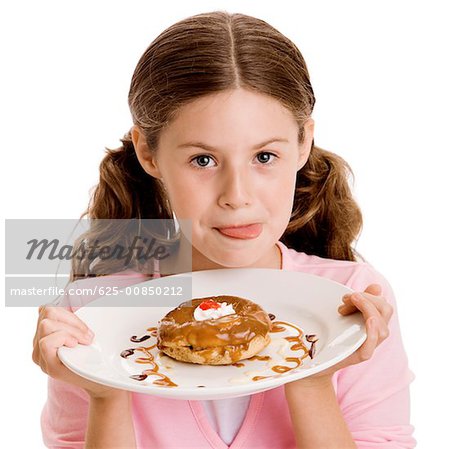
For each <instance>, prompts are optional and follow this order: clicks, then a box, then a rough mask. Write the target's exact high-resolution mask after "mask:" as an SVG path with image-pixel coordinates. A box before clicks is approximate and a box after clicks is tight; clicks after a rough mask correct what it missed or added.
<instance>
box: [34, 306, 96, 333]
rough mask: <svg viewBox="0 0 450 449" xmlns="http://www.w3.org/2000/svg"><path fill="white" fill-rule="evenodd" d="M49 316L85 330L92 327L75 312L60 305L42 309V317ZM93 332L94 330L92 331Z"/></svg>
mask: <svg viewBox="0 0 450 449" xmlns="http://www.w3.org/2000/svg"><path fill="white" fill-rule="evenodd" d="M44 318H49V319H51V320H55V321H61V322H62V323H67V324H69V325H71V326H74V327H77V328H79V329H80V330H81V331H83V332H88V331H89V330H90V329H89V327H88V326H87V325H86V323H84V322H83V321H82V320H81V319H80V318H79V317H78V316H77V315H75V313H73V312H71V311H70V310H67V309H65V308H64V307H60V306H46V307H44V308H43V309H42V311H41V314H40V319H44ZM91 332H92V331H91Z"/></svg>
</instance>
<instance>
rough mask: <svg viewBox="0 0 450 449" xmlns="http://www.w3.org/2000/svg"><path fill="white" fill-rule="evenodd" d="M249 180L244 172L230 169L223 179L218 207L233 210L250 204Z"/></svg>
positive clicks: (248, 175) (248, 176)
mask: <svg viewBox="0 0 450 449" xmlns="http://www.w3.org/2000/svg"><path fill="white" fill-rule="evenodd" d="M250 187H251V179H250V174H249V173H247V172H245V170H242V169H238V168H230V169H229V170H228V172H227V173H226V174H225V175H224V177H223V182H222V183H221V191H220V195H219V205H220V206H222V207H231V208H233V209H236V208H239V207H245V206H248V205H250V204H251V188H250Z"/></svg>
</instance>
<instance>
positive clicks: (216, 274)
mask: <svg viewBox="0 0 450 449" xmlns="http://www.w3.org/2000/svg"><path fill="white" fill-rule="evenodd" d="M189 275H191V276H192V297H193V298H199V297H204V296H217V295H234V296H241V297H244V298H247V299H250V300H252V301H254V302H256V303H257V304H259V305H260V306H262V307H263V308H264V309H265V310H266V312H268V313H272V314H274V315H275V319H274V322H275V321H286V322H289V323H292V324H294V325H295V326H297V327H299V328H301V329H302V330H303V332H304V334H305V335H308V334H315V335H316V336H317V337H318V339H319V340H318V341H317V343H316V354H315V356H314V358H313V359H311V358H310V357H309V356H308V357H306V358H305V359H304V360H303V362H302V364H301V365H300V366H299V367H297V368H295V369H290V370H289V371H286V372H284V373H278V374H277V373H276V372H274V371H273V370H272V367H273V366H274V365H275V366H276V365H282V366H287V367H289V368H291V367H293V366H295V365H296V364H295V363H292V362H289V361H286V358H287V357H298V356H299V355H301V354H303V352H302V351H298V350H297V351H292V350H291V349H290V348H291V347H292V345H293V343H292V342H288V341H287V340H286V339H285V338H284V337H285V336H287V335H288V334H290V335H294V334H297V335H298V333H297V331H295V330H294V329H293V328H290V327H286V329H287V330H286V331H285V332H277V333H271V334H270V335H271V338H272V342H271V343H270V344H269V345H268V346H267V347H266V348H265V349H264V350H263V351H261V352H260V353H259V354H258V355H259V356H266V355H268V356H270V357H271V360H270V361H269V362H267V361H259V360H244V361H242V362H241V363H242V366H233V365H228V366H207V365H196V364H190V363H183V362H178V361H176V360H173V359H171V358H170V357H167V356H161V355H159V351H158V350H157V348H156V347H155V348H153V349H151V350H150V351H149V352H150V353H151V354H152V356H153V357H154V359H155V361H156V363H157V364H158V366H159V371H158V372H160V373H162V374H165V375H166V376H168V377H169V378H170V380H171V381H172V382H173V383H175V384H176V385H177V386H172V387H171V386H162V385H155V384H154V383H153V382H154V381H155V380H158V379H161V377H156V376H154V375H150V376H148V377H147V378H146V379H145V380H140V381H139V380H135V379H132V378H130V376H132V375H139V374H141V373H142V372H143V371H144V370H145V369H149V368H151V365H150V364H148V363H147V364H145V363H144V364H142V363H138V362H136V359H137V358H139V357H140V358H143V357H144V358H145V357H146V355H145V354H144V353H143V352H142V351H140V350H137V351H135V352H134V354H133V355H131V356H129V357H128V358H126V359H125V358H123V357H121V356H120V354H121V352H122V351H123V350H125V349H129V348H137V347H143V346H144V347H150V346H151V345H152V344H154V343H156V337H154V336H152V337H151V338H149V339H148V340H146V341H144V342H142V343H132V342H131V341H130V337H131V336H133V335H135V336H138V337H141V336H143V335H145V334H150V333H151V332H148V331H147V329H148V328H150V327H156V326H157V323H158V320H160V319H161V318H162V317H163V316H164V315H165V314H166V313H167V312H168V311H169V310H171V309H172V308H173V307H145V306H144V305H145V304H146V301H147V304H148V297H145V296H142V298H140V299H139V301H142V307H140V306H137V307H112V306H109V307H106V306H107V305H108V304H109V305H111V304H117V302H115V301H117V300H118V298H119V297H117V296H115V297H111V296H103V297H101V298H99V299H97V300H95V301H93V302H92V303H91V304H90V305H89V306H88V307H83V308H81V309H79V310H78V311H77V312H76V313H77V314H78V316H79V317H80V318H81V319H82V320H83V321H84V322H85V323H86V324H87V325H88V326H89V327H90V328H91V329H92V330H93V331H94V333H95V338H94V341H93V343H92V344H91V345H90V346H85V345H78V346H76V347H75V348H67V347H62V348H60V349H59V350H58V354H59V357H60V359H61V360H62V362H63V363H64V364H65V365H66V366H67V367H68V368H69V369H71V370H73V371H74V372H76V373H77V374H79V375H81V376H83V377H85V378H87V379H90V380H93V381H96V382H98V383H101V384H104V385H109V386H112V387H117V388H122V389H126V390H131V391H135V392H139V393H147V394H153V395H156V396H162V397H168V398H173V399H185V400H186V399H189V400H193V399H194V400H195V399H202V400H204V399H222V398H230V397H237V396H245V395H249V394H253V393H256V392H261V391H264V390H269V389H271V388H274V387H277V386H280V385H283V384H285V383H287V382H291V381H293V380H296V379H300V378H303V377H306V376H309V375H311V374H314V373H317V372H319V371H322V370H324V369H325V368H328V367H330V366H332V365H334V364H336V363H338V362H339V361H341V360H343V359H344V358H346V357H348V356H349V355H350V354H351V353H353V352H354V351H355V350H356V349H357V348H358V347H359V346H361V344H362V343H363V342H364V340H365V338H366V333H365V327H364V321H363V319H362V316H361V314H359V313H355V314H352V315H349V316H345V317H344V316H341V315H340V314H339V313H338V312H337V308H338V306H339V305H340V304H341V299H342V296H343V295H344V294H346V293H348V292H351V291H352V290H351V289H349V288H348V287H346V286H344V285H341V284H339V283H337V282H334V281H331V280H328V279H326V278H322V277H319V276H314V275H310V274H306V273H300V272H295V271H286V270H272V269H263V268H253V269H221V270H207V271H197V272H194V273H189ZM178 276H183V277H186V274H178V275H175V276H166V277H163V278H159V279H154V280H150V281H147V282H144V283H141V284H136V285H139V286H146V285H147V286H150V285H151V286H155V287H156V286H165V285H166V286H167V285H168V282H169V278H170V279H171V280H170V285H171V286H173V285H174V284H173V280H174V278H176V277H178ZM121 295H122V297H120V298H119V299H120V300H122V303H123V301H124V300H125V299H126V298H124V297H123V294H122V293H121ZM180 302H181V301H180ZM304 340H305V339H304ZM305 344H306V345H307V347H308V348H309V347H310V345H311V343H308V342H306V341H305ZM255 376H269V377H265V378H262V379H259V380H252V378H254V377H255Z"/></svg>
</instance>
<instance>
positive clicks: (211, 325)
mask: <svg viewBox="0 0 450 449" xmlns="http://www.w3.org/2000/svg"><path fill="white" fill-rule="evenodd" d="M207 299H212V300H214V301H216V302H226V303H227V304H231V305H232V306H233V309H234V311H235V312H236V313H234V314H232V315H225V316H223V317H221V318H217V319H211V320H202V321H197V320H196V319H195V318H194V310H195V309H196V308H197V306H198V305H199V304H200V303H202V302H203V301H204V300H207ZM271 326H272V322H271V320H270V317H269V315H268V314H267V313H266V312H265V311H264V310H263V309H262V308H261V307H260V306H259V305H258V304H255V303H254V302H252V301H249V300H248V299H244V298H240V297H237V296H228V295H221V296H213V297H205V298H196V299H192V300H190V301H185V302H183V303H182V304H180V305H179V306H178V307H176V308H175V309H173V310H171V311H170V312H169V313H168V314H167V315H166V316H165V317H164V318H163V319H162V320H161V321H160V326H159V327H158V331H157V338H158V348H159V349H161V350H164V348H165V347H170V346H174V347H176V346H192V348H193V349H194V350H197V349H204V348H217V347H222V346H228V347H229V348H231V347H237V346H238V345H246V344H248V343H249V342H250V341H251V340H253V338H255V337H256V336H258V335H259V336H262V337H265V336H266V335H267V333H268V332H269V331H270V329H271ZM229 348H228V349H229ZM233 355H236V357H233ZM233 355H232V360H233V361H238V360H239V357H238V356H239V354H238V353H237V352H236V353H235V354H233Z"/></svg>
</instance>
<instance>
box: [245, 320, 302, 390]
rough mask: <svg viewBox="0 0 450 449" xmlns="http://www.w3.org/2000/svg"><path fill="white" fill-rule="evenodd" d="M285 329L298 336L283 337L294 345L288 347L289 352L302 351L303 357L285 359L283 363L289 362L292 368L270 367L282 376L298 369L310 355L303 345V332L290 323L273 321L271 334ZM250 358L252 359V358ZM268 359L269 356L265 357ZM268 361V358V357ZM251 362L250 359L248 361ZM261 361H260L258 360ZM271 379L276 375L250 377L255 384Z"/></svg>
mask: <svg viewBox="0 0 450 449" xmlns="http://www.w3.org/2000/svg"><path fill="white" fill-rule="evenodd" d="M286 327H291V328H293V329H295V330H296V331H297V332H298V335H290V336H288V337H284V339H285V340H286V341H288V342H290V343H294V344H293V345H291V346H290V348H289V349H290V350H291V351H303V355H302V356H301V357H285V361H286V362H290V363H294V366H287V365H275V366H273V367H272V371H274V372H275V373H277V374H283V373H287V372H288V371H291V370H293V369H295V368H298V367H299V366H301V364H302V362H303V360H304V359H305V358H306V357H308V355H310V353H309V351H308V348H307V347H306V345H305V344H304V343H303V340H302V338H303V331H302V330H301V329H300V328H298V327H297V326H294V325H293V324H291V323H287V322H286V321H274V322H273V323H272V329H271V331H270V332H271V333H276V332H283V331H285V330H286ZM254 357H258V356H254ZM254 357H252V359H253V358H254ZM267 357H269V356H267ZM269 359H270V357H269ZM249 360H251V359H249ZM258 360H261V359H258ZM271 377H276V375H272V376H254V377H252V380H253V381H255V382H257V381H258V380H261V379H269V378H271Z"/></svg>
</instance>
